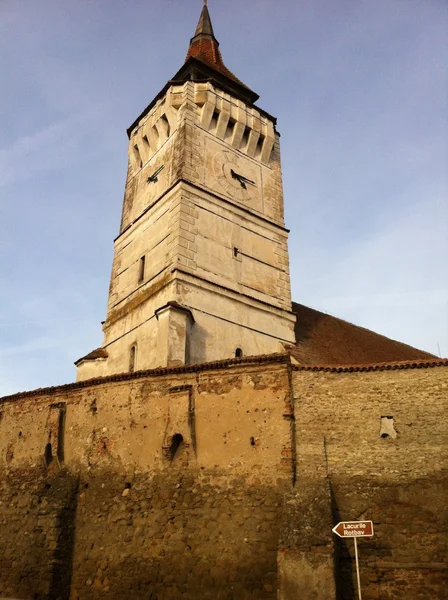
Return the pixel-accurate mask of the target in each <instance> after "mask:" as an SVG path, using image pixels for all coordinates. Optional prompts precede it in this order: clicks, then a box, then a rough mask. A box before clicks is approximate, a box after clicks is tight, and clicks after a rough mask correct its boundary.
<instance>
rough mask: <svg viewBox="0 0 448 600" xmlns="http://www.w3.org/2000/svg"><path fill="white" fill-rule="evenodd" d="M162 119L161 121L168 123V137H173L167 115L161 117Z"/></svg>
mask: <svg viewBox="0 0 448 600" xmlns="http://www.w3.org/2000/svg"><path fill="white" fill-rule="evenodd" d="M160 119H161V121H164V122H165V123H166V133H167V136H168V137H170V135H171V127H170V122H169V121H168V119H167V117H166V115H162V116H161V117H160Z"/></svg>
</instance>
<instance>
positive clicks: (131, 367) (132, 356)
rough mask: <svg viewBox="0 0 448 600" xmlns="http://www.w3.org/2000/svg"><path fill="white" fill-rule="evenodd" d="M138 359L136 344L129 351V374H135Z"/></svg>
mask: <svg viewBox="0 0 448 600" xmlns="http://www.w3.org/2000/svg"><path fill="white" fill-rule="evenodd" d="M136 359H137V347H136V345H135V344H134V345H133V346H131V349H130V351H129V372H130V373H133V372H134V371H135V363H136Z"/></svg>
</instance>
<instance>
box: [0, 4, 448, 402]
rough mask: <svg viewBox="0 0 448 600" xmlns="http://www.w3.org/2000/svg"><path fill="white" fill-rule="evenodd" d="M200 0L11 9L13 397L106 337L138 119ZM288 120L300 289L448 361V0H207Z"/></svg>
mask: <svg viewBox="0 0 448 600" xmlns="http://www.w3.org/2000/svg"><path fill="white" fill-rule="evenodd" d="M201 6H202V2H201V0H128V1H126V2H123V1H122V0H95V1H93V0H71V1H70V2H68V1H65V2H63V1H61V0H39V2H35V1H33V0H2V2H1V3H0V52H1V57H2V59H1V65H2V72H3V73H2V84H1V94H0V252H1V258H2V260H1V266H2V268H1V270H0V395H4V394H8V393H12V392H15V391H21V390H24V389H33V388H37V387H41V386H47V385H55V384H59V383H66V382H70V381H73V380H74V377H75V368H74V366H73V361H74V360H76V359H77V358H79V357H80V356H82V355H83V354H86V353H87V352H89V351H90V350H92V349H93V348H96V347H97V346H99V345H100V344H101V341H102V333H101V326H100V321H102V320H103V319H104V317H105V310H106V300H107V292H108V285H109V275H110V269H111V262H112V250H113V245H112V241H113V238H114V237H115V235H116V234H117V231H118V226H119V219H120V211H121V203H122V197H123V189H124V181H125V172H126V166H127V158H126V153H127V137H126V133H125V131H126V128H127V127H128V126H129V125H130V124H131V123H132V122H133V120H134V119H135V117H136V116H137V115H138V114H140V112H141V110H142V109H143V108H144V107H145V106H146V105H147V104H148V103H149V102H150V100H151V99H152V98H153V97H154V96H155V94H156V93H157V92H158V91H159V90H160V89H161V88H162V87H163V85H164V84H165V83H166V81H167V80H168V79H170V78H171V76H172V75H174V73H175V72H176V71H177V69H178V68H179V67H180V66H181V64H182V62H183V60H184V57H185V54H186V51H187V48H188V42H189V38H190V37H191V36H192V35H193V32H194V29H195V26H196V23H197V20H198V17H199V13H200V10H201ZM209 8H210V12H211V16H212V20H213V24H214V28H215V34H216V35H217V37H218V39H219V41H220V43H221V46H220V47H221V50H222V53H223V57H224V60H225V62H226V64H227V66H228V67H229V68H230V69H231V70H233V71H234V72H235V74H236V75H237V76H238V77H239V78H240V79H242V80H243V81H244V82H245V83H246V84H247V85H249V86H250V87H251V88H252V89H254V90H256V91H257V92H258V93H259V94H260V96H261V98H260V100H259V102H258V104H259V106H261V107H262V108H264V109H265V110H267V111H268V112H270V113H271V114H274V115H276V116H277V117H278V128H279V131H280V132H281V135H282V137H281V143H282V160H283V175H284V186H285V190H284V191H285V207H286V222H287V226H288V227H289V228H290V229H291V234H290V245H289V248H290V261H291V277H292V289H293V298H294V300H296V301H297V302H301V303H303V304H307V305H308V306H312V307H314V308H318V309H320V310H324V311H327V312H329V313H331V314H334V315H337V316H339V317H342V318H344V319H347V320H349V321H351V322H353V323H356V324H359V325H363V326H364V327H367V328H369V329H373V330H375V331H378V332H379V333H382V334H384V335H387V336H390V337H392V338H394V339H399V340H401V341H404V342H407V343H409V344H411V345H414V346H416V347H419V348H422V349H425V350H428V351H430V352H433V353H435V354H438V353H439V349H438V348H440V352H441V354H442V355H443V356H447V355H448V269H447V262H448V233H447V232H448V204H447V189H448V185H447V164H448V163H447V154H448V153H447V133H448V131H447V129H448V128H447V121H448V117H447V96H446V90H447V87H446V86H447V72H446V67H445V64H444V61H445V57H446V55H447V50H448V33H447V32H448V27H447V24H448V5H447V3H446V2H445V0H275V1H274V0H244V2H243V1H242V0H225V1H224V0H209Z"/></svg>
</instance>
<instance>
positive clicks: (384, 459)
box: [294, 367, 448, 600]
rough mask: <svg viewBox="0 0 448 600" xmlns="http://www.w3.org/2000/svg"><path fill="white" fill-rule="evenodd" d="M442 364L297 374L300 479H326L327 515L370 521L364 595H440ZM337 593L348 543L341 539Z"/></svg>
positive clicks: (443, 569)
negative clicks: (328, 494) (329, 512)
mask: <svg viewBox="0 0 448 600" xmlns="http://www.w3.org/2000/svg"><path fill="white" fill-rule="evenodd" d="M447 375H448V372H447V369H446V367H436V368H431V369H413V370H409V369H406V370H401V369H400V370H382V371H374V372H354V373H336V372H333V373H329V372H310V371H304V370H298V371H296V372H295V373H294V405H295V414H296V441H297V443H296V460H297V473H298V479H299V480H300V478H306V477H310V478H316V477H317V476H318V477H324V478H326V479H327V481H328V482H329V484H330V488H331V493H332V501H333V520H334V523H335V524H336V523H337V522H338V521H347V520H348V521H350V520H364V519H368V520H372V521H373V522H374V530H375V535H374V537H373V538H365V539H363V540H360V541H359V544H358V547H359V552H360V563H361V580H362V592H363V598H364V599H366V600H370V599H372V600H373V599H379V598H381V600H389V599H392V598H406V599H407V600H411V599H414V598H415V599H423V598H426V599H428V600H429V599H430V598H431V599H433V598H444V597H447V596H446V585H447V577H446V575H447V573H448V571H447V568H448V565H447V562H446V548H447V536H446V533H447V523H448V511H447V503H446V489H447V481H446V467H447V441H448V426H447V421H446V414H447V404H448V382H447ZM335 542H336V552H337V556H338V558H337V563H336V567H337V568H336V573H337V575H338V578H339V579H338V586H339V587H338V593H339V596H338V597H339V598H343V599H352V598H354V597H355V593H356V590H355V581H356V579H355V574H354V571H353V569H354V554H353V552H354V549H353V542H352V541H351V540H348V541H345V540H341V541H339V540H337V539H335Z"/></svg>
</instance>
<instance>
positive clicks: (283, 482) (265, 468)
mask: <svg viewBox="0 0 448 600" xmlns="http://www.w3.org/2000/svg"><path fill="white" fill-rule="evenodd" d="M279 360H283V359H279ZM186 371H187V372H182V370H180V372H177V373H176V372H174V373H172V374H167V375H154V376H147V377H141V378H134V379H130V380H129V379H128V380H126V379H122V380H120V378H116V379H117V381H110V380H109V381H107V380H106V381H105V382H104V383H99V381H100V380H98V382H97V384H90V385H88V384H87V385H85V386H84V387H81V386H78V387H77V386H76V385H75V386H67V387H66V388H65V389H64V388H60V389H59V390H56V391H54V392H52V391H50V392H49V393H37V394H36V395H34V396H33V395H28V396H22V397H20V396H19V397H12V398H11V399H4V400H3V401H2V405H1V406H2V419H1V420H0V456H1V457H2V465H1V468H2V476H1V479H2V481H3V486H2V488H1V490H0V501H1V504H0V542H1V544H2V549H3V553H2V559H1V560H0V593H1V594H8V595H11V596H14V597H17V598H24V599H25V598H38V599H41V598H42V599H43V598H72V599H78V598H79V599H84V598H85V599H90V598H92V599H93V598H100V597H101V598H114V599H119V598H123V599H128V598H129V597H131V596H132V597H133V598H137V599H138V598H141V599H143V598H145V599H147V598H160V599H162V598H163V599H165V598H167V599H168V598H175V597H176V598H177V597H179V596H181V597H183V598H191V599H193V598H199V597H200V598H223V599H224V598H225V599H229V600H230V599H231V598H241V599H245V598H247V599H253V600H255V599H258V598H271V599H273V598H275V595H276V587H277V581H276V580H277V567H276V549H277V541H278V534H279V523H280V513H281V510H282V497H283V494H284V492H285V490H286V489H289V488H290V487H291V484H292V481H293V467H294V465H293V458H292V457H293V448H292V435H291V422H290V419H289V418H286V417H285V416H284V415H285V414H290V412H291V405H290V390H289V379H288V368H287V365H285V364H282V362H278V361H277V362H275V361H274V362H273V363H271V364H269V363H266V364H253V365H251V364H246V365H243V364H241V365H235V366H234V367H233V368H227V369H219V368H216V369H213V368H212V369H209V370H207V371H204V372H200V371H195V370H194V369H190V372H188V369H187V370H186ZM162 373H163V372H162ZM98 383H99V384H98ZM61 415H62V417H61ZM180 435H181V436H182V439H181V440H180V441H179V436H180ZM70 580H71V582H70Z"/></svg>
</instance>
